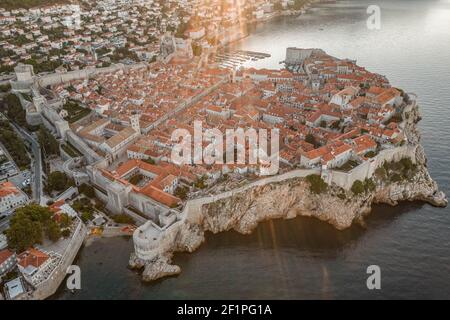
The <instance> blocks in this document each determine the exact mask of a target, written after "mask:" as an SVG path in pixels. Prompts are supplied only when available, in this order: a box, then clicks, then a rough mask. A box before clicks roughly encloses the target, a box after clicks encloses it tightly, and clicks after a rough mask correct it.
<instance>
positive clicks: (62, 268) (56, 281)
mask: <svg viewBox="0 0 450 320" xmlns="http://www.w3.org/2000/svg"><path fill="white" fill-rule="evenodd" d="M77 221H78V225H77V227H76V229H75V232H74V234H73V236H72V239H71V241H70V244H69V246H68V247H67V249H66V251H65V252H64V255H63V256H62V259H61V261H60V262H59V265H58V266H57V267H56V269H55V270H54V271H53V272H52V274H51V275H50V276H49V277H48V278H47V280H46V281H43V282H41V283H40V284H39V285H38V286H37V287H36V290H35V291H34V292H33V293H32V294H31V296H30V297H29V299H30V300H43V299H46V298H48V297H49V296H51V295H53V294H55V292H56V290H57V289H58V287H59V285H60V284H61V283H62V281H63V280H64V278H65V277H66V275H67V268H68V267H69V266H71V265H72V263H73V260H74V259H75V257H76V255H77V253H78V250H80V248H81V245H82V244H83V242H84V239H85V238H86V236H87V228H86V226H85V225H84V224H83V223H82V222H81V220H79V219H78V220H77Z"/></svg>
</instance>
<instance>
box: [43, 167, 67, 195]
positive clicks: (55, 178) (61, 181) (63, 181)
mask: <svg viewBox="0 0 450 320" xmlns="http://www.w3.org/2000/svg"><path fill="white" fill-rule="evenodd" d="M68 183H69V180H68V178H67V176H66V174H65V173H64V172H61V171H54V172H52V173H50V174H49V175H48V178H47V192H52V191H63V190H65V189H66V188H67V186H68Z"/></svg>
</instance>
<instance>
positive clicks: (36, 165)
mask: <svg viewBox="0 0 450 320" xmlns="http://www.w3.org/2000/svg"><path fill="white" fill-rule="evenodd" d="M11 124H12V125H13V126H14V128H15V129H16V130H17V132H18V133H19V134H20V135H21V136H22V138H23V139H25V140H27V141H28V142H29V143H30V146H31V151H32V152H33V157H34V161H33V173H34V179H33V185H32V188H31V189H32V191H33V200H34V201H36V203H39V204H41V199H42V188H43V184H42V156H41V146H40V145H39V143H38V142H37V141H36V139H35V138H33V136H32V135H30V134H29V133H28V132H26V131H25V130H24V129H23V128H21V127H19V126H18V125H16V124H15V123H14V122H11Z"/></svg>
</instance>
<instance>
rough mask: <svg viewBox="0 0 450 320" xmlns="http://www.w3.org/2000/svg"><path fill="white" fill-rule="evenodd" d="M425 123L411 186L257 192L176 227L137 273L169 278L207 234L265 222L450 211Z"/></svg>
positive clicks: (349, 220) (348, 221)
mask: <svg viewBox="0 0 450 320" xmlns="http://www.w3.org/2000/svg"><path fill="white" fill-rule="evenodd" d="M418 119H419V113H418V110H417V108H412V109H411V110H410V111H409V114H408V115H407V121H406V124H405V133H406V134H407V137H408V141H410V143H412V144H413V145H417V148H416V154H415V158H416V159H415V163H416V165H417V168H416V171H415V175H414V176H413V177H412V178H410V179H409V180H403V181H401V182H395V183H392V182H388V181H382V180H376V189H375V190H374V191H371V192H365V193H363V194H360V195H358V196H356V195H354V194H353V193H352V192H351V191H345V190H344V189H342V188H340V187H337V186H329V187H328V189H327V191H326V192H323V193H321V194H315V193H313V192H311V191H310V185H309V183H308V182H307V181H306V179H304V178H292V179H288V180H284V181H282V182H276V183H270V184H266V185H262V186H255V187H253V188H250V189H248V190H245V191H243V192H240V193H236V194H234V195H232V196H230V197H228V198H224V199H221V200H217V201H215V202H213V203H209V204H205V205H203V206H202V209H201V213H200V214H197V215H195V217H189V212H187V215H186V217H185V218H184V219H182V220H181V221H179V222H177V223H176V224H175V225H173V226H171V227H170V228H169V229H168V230H167V232H166V234H165V235H164V236H163V238H162V240H161V242H160V248H161V249H160V251H159V253H158V254H156V255H155V257H154V259H152V260H151V261H140V260H139V259H136V257H135V256H134V255H132V256H131V258H130V266H131V267H136V268H139V267H145V270H144V272H143V279H144V280H147V281H151V280H154V279H157V278H160V277H163V276H166V275H173V274H178V273H179V272H180V271H181V270H180V268H179V267H178V266H174V265H171V264H170V263H171V257H172V254H173V253H174V252H177V251H178V252H180V251H184V252H192V251H194V250H196V249H197V248H198V247H199V246H200V245H201V244H202V242H203V241H204V239H205V238H204V233H205V232H206V231H210V232H213V233H218V232H223V231H227V230H232V229H234V230H236V231H238V232H241V233H250V232H252V230H253V229H255V228H256V226H257V225H258V223H259V222H262V221H265V220H269V219H277V218H284V219H290V218H294V217H296V216H307V217H315V218H317V219H320V220H322V221H325V222H327V223H330V224H332V225H333V226H334V227H336V228H337V229H339V230H342V229H345V228H348V227H350V226H351V225H352V224H353V223H355V222H357V223H358V222H359V223H362V222H363V218H364V216H365V215H367V214H369V213H370V211H371V207H372V204H374V203H386V204H390V205H397V204H398V202H399V201H415V200H419V201H426V202H428V203H430V204H432V205H435V206H446V205H447V199H446V198H445V195H444V193H443V192H440V191H439V190H438V186H437V184H436V182H435V181H433V180H432V178H431V177H430V175H429V173H428V170H427V168H426V157H425V154H424V151H423V148H422V146H421V145H420V144H419V141H420V135H419V133H418V131H417V129H416V127H415V124H416V123H417V121H418Z"/></svg>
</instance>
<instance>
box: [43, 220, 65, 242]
mask: <svg viewBox="0 0 450 320" xmlns="http://www.w3.org/2000/svg"><path fill="white" fill-rule="evenodd" d="M46 231H47V236H48V238H49V239H50V240H51V241H53V242H56V241H58V240H59V239H60V238H61V228H60V227H59V225H58V224H57V223H56V222H55V221H53V220H52V221H50V222H49V223H48V225H47V230H46Z"/></svg>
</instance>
